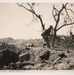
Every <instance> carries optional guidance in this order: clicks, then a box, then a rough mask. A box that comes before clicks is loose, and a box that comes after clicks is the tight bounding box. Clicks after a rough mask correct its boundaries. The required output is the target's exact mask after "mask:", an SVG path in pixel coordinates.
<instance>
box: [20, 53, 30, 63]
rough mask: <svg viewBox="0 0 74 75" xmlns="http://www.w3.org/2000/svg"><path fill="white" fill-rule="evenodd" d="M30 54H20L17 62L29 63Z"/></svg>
mask: <svg viewBox="0 0 74 75" xmlns="http://www.w3.org/2000/svg"><path fill="white" fill-rule="evenodd" d="M30 56H31V55H30V53H22V54H20V55H19V60H20V61H21V62H24V61H29V60H30Z"/></svg>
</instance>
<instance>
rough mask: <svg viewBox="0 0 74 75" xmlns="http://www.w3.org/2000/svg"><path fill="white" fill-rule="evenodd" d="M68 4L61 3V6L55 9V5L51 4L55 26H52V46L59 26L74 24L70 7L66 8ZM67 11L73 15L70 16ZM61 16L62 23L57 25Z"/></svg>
mask: <svg viewBox="0 0 74 75" xmlns="http://www.w3.org/2000/svg"><path fill="white" fill-rule="evenodd" d="M68 5H69V4H68V3H66V4H62V7H61V8H60V9H57V7H55V5H53V10H52V15H53V18H54V20H55V27H54V39H53V46H54V43H55V39H56V36H57V31H59V30H60V29H61V28H63V27H65V26H68V25H73V24H74V18H73V17H74V12H73V10H72V9H71V8H68V7H67V6H68ZM69 11H70V12H71V13H72V14H73V16H70V14H69ZM61 16H63V17H64V18H63V23H62V24H61V25H60V27H58V26H59V23H60V22H61Z"/></svg>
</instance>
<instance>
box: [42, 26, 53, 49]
mask: <svg viewBox="0 0 74 75" xmlns="http://www.w3.org/2000/svg"><path fill="white" fill-rule="evenodd" d="M52 33H53V26H52V25H50V27H49V28H48V29H46V30H44V31H43V33H42V34H41V36H42V37H43V39H44V41H45V42H46V44H47V47H49V48H50V44H49V37H50V35H51V34H52Z"/></svg>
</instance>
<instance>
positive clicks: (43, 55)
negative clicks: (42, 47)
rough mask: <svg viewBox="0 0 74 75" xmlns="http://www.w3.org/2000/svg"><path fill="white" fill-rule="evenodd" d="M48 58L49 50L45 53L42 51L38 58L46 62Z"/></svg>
mask: <svg viewBox="0 0 74 75" xmlns="http://www.w3.org/2000/svg"><path fill="white" fill-rule="evenodd" d="M49 56H50V51H49V50H46V51H42V52H41V53H40V58H41V60H44V59H45V60H48V59H49Z"/></svg>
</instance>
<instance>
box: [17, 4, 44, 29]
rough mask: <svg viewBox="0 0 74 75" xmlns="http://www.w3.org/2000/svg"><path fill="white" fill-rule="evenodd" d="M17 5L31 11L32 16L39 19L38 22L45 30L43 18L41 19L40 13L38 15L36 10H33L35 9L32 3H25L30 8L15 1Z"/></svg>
mask: <svg viewBox="0 0 74 75" xmlns="http://www.w3.org/2000/svg"><path fill="white" fill-rule="evenodd" d="M17 5H18V6H20V7H23V8H25V9H26V10H28V11H29V12H31V13H32V14H33V17H34V15H35V16H36V17H37V18H38V19H39V20H40V22H41V26H42V28H43V30H45V26H44V23H43V20H42V18H41V15H38V14H37V13H36V12H35V10H34V7H33V6H34V5H33V4H32V5H30V4H29V3H27V5H28V6H29V7H30V9H28V8H27V7H25V6H24V5H22V4H21V5H20V4H18V3H17Z"/></svg>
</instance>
